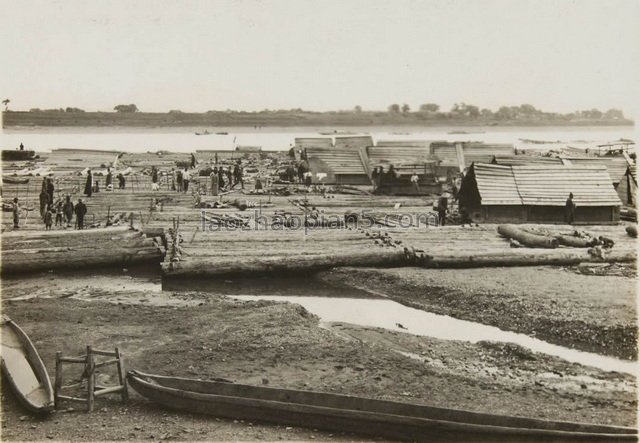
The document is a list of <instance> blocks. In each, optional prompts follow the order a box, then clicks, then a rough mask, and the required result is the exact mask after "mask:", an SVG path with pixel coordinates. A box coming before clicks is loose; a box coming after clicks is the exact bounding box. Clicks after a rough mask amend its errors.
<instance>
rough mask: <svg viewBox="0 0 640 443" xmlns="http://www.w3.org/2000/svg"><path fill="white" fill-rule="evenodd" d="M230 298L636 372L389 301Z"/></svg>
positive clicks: (625, 364)
mask: <svg viewBox="0 0 640 443" xmlns="http://www.w3.org/2000/svg"><path fill="white" fill-rule="evenodd" d="M233 298H235V299H237V300H273V301H286V302H291V303H297V304H299V305H302V306H303V307H304V308H305V309H306V310H307V311H309V312H312V313H313V314H316V315H317V316H319V317H320V319H321V320H323V321H326V322H344V323H353V324H357V325H361V326H371V327H379V328H385V329H390V330H395V331H400V332H407V333H411V334H415V335H423V336H428V337H434V338H438V339H443V340H460V341H466V342H471V343H477V342H479V341H495V342H506V343H516V344H518V345H520V346H523V347H525V348H527V349H530V350H532V351H534V352H540V353H543V354H548V355H552V356H556V357H560V358H563V359H564V360H567V361H569V362H572V363H579V364H582V365H585V366H593V367H596V368H599V369H602V370H604V371H617V372H624V373H628V374H632V375H636V374H637V372H638V363H637V362H630V361H624V360H619V359H617V358H613V357H607V356H603V355H598V354H594V353H590V352H582V351H577V350H575V349H570V348H565V347H563V346H558V345H554V344H551V343H547V342H544V341H542V340H539V339H536V338H533V337H529V336H528V335H525V334H518V333H515V332H510V331H503V330H501V329H499V328H496V327H494V326H487V325H483V324H480V323H474V322H470V321H466V320H458V319H456V318H453V317H449V316H446V315H438V314H432V313H430V312H425V311H421V310H419V309H414V308H410V307H407V306H404V305H401V304H400V303H396V302H394V301H392V300H384V299H363V298H329V297H300V296H280V295H236V296H233Z"/></svg>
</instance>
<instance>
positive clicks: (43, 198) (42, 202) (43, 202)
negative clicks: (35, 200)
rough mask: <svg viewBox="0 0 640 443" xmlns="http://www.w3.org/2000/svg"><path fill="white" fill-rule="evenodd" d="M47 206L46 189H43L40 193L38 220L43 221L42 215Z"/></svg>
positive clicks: (47, 195) (47, 196)
mask: <svg viewBox="0 0 640 443" xmlns="http://www.w3.org/2000/svg"><path fill="white" fill-rule="evenodd" d="M48 204H49V194H47V191H46V189H43V190H42V191H41V192H40V218H42V219H43V220H44V214H45V211H46V210H47V205H48Z"/></svg>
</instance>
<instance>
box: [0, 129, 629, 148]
mask: <svg viewBox="0 0 640 443" xmlns="http://www.w3.org/2000/svg"><path fill="white" fill-rule="evenodd" d="M205 130H207V131H209V132H210V133H211V135H196V134H195V133H196V132H202V131H205ZM334 130H337V131H339V132H340V134H337V135H346V134H343V133H344V132H349V133H350V134H349V135H364V134H366V135H371V136H372V137H373V140H374V141H375V142H377V141H380V140H447V141H483V142H487V143H508V144H513V145H515V146H516V147H523V148H541V149H550V148H552V147H553V145H550V144H544V145H538V144H530V143H526V142H525V141H523V139H524V140H539V141H547V142H558V143H559V144H562V145H567V144H568V145H569V146H575V147H579V148H583V149H584V148H586V147H590V148H593V147H596V146H597V145H598V144H603V143H607V142H612V141H616V140H619V139H621V138H624V139H633V138H634V127H632V126H599V127H587V126H571V127H567V126H563V127H557V126H549V127H445V126H442V127H428V128H425V127H419V128H414V127H383V126H380V127H367V128H311V127H293V128H289V127H287V128H278V127H268V128H253V127H251V128H246V127H238V128H211V127H208V128H207V127H183V128H44V127H32V128H10V129H3V130H2V132H0V148H2V149H16V148H17V147H18V146H19V145H20V143H23V144H24V145H25V148H26V149H33V150H36V151H50V150H52V149H56V148H75V149H108V150H118V151H126V152H146V151H152V152H153V151H157V150H167V151H174V152H192V151H195V150H199V149H204V150H206V149H218V150H227V149H234V148H235V147H236V146H261V147H262V149H263V150H268V151H274V150H284V149H288V148H289V147H291V146H292V145H293V143H294V138H296V137H329V136H330V135H321V134H320V132H319V131H322V132H327V131H334ZM463 131H464V132H466V133H462V134H461V133H460V132H463ZM215 132H228V134H226V135H217V134H215ZM456 132H457V133H456Z"/></svg>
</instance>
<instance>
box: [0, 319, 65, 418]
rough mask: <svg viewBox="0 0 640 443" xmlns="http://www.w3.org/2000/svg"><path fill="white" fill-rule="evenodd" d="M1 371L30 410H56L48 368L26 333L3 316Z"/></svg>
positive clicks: (45, 411) (38, 411)
mask: <svg viewBox="0 0 640 443" xmlns="http://www.w3.org/2000/svg"><path fill="white" fill-rule="evenodd" d="M1 364H2V374H3V379H4V380H5V381H6V382H8V384H9V386H11V389H12V390H13V392H14V393H15V394H16V396H17V397H18V400H19V401H20V403H22V404H23V405H24V406H25V407H26V408H27V409H28V410H30V411H31V412H34V413H36V414H46V413H49V412H51V411H52V410H53V406H54V403H53V388H52V387H51V381H50V380H49V374H48V373H47V368H46V367H45V366H44V363H42V359H40V356H39V355H38V351H36V348H35V347H34V346H33V343H31V340H29V337H28V336H27V334H25V332H24V331H23V330H22V329H21V328H20V327H19V326H18V325H17V324H15V323H14V322H13V321H12V320H11V319H10V318H9V317H3V318H2V363H1Z"/></svg>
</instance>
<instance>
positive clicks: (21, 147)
mask: <svg viewBox="0 0 640 443" xmlns="http://www.w3.org/2000/svg"><path fill="white" fill-rule="evenodd" d="M20 150H21V151H24V145H23V144H22V143H20Z"/></svg>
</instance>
